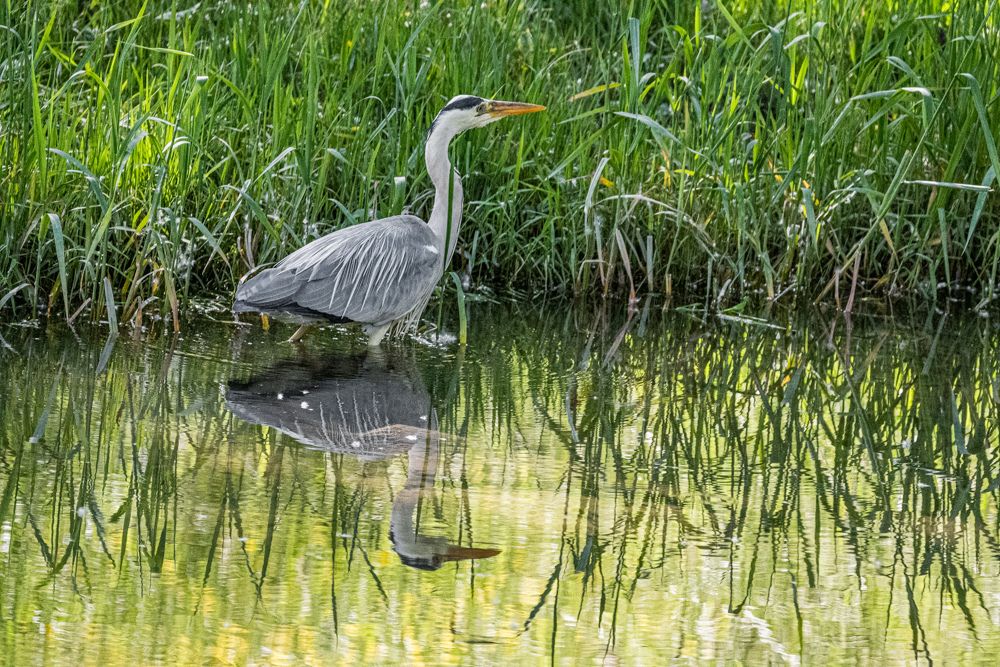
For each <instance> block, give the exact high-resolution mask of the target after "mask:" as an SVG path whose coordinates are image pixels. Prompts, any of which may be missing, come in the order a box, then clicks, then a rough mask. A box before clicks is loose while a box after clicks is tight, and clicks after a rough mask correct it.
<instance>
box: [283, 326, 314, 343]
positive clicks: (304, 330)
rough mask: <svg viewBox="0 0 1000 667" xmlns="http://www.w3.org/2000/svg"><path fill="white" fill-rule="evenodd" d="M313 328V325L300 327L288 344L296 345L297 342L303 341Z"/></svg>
mask: <svg viewBox="0 0 1000 667" xmlns="http://www.w3.org/2000/svg"><path fill="white" fill-rule="evenodd" d="M311 328H312V325H311V324H303V325H302V326H300V327H299V328H298V329H296V330H295V333H293V334H292V337H291V338H289V339H288V342H289V343H294V342H296V341H299V340H302V337H303V336H305V335H306V334H307V333H308V332H309V329H311Z"/></svg>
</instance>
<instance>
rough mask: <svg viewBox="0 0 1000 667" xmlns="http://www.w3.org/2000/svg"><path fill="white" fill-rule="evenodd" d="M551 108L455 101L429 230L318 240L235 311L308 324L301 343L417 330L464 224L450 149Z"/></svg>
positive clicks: (444, 117) (435, 145)
mask: <svg viewBox="0 0 1000 667" xmlns="http://www.w3.org/2000/svg"><path fill="white" fill-rule="evenodd" d="M543 109H545V107H543V106H540V105H537V104H525V103H521V102H500V101H495V100H486V99H483V98H481V97H476V96H474V95H459V96H457V97H453V98H452V99H451V100H449V102H448V103H447V104H446V105H445V106H444V108H442V109H441V111H440V112H439V113H438V115H437V117H436V118H435V119H434V122H432V123H431V126H430V129H429V130H428V132H427V141H426V148H425V156H424V159H425V162H426V164H427V173H428V174H429V175H430V179H431V183H432V184H433V185H434V205H433V207H432V208H431V215H430V219H429V220H428V221H427V223H424V222H423V221H422V220H421V219H420V218H417V217H415V216H412V215H395V216H392V217H389V218H382V219H380V220H373V221H371V222H366V223H362V224H358V225H354V226H351V227H345V228H342V229H339V230H337V231H335V232H333V233H331V234H327V235H326V236H323V237H322V238H319V239H316V240H315V241H313V242H311V243H309V244H307V245H305V246H303V247H302V248H299V249H298V250H296V251H295V252H293V253H292V254H290V255H288V256H287V257H285V258H284V259H283V260H281V261H280V262H279V263H278V264H276V265H275V266H274V267H273V268H270V269H265V270H264V271H261V272H260V273H258V274H257V275H255V276H254V277H252V278H250V279H249V280H246V281H245V282H243V283H242V284H241V285H240V286H239V287H238V288H237V290H236V299H235V301H234V303H233V312H234V313H241V312H260V313H263V314H265V315H271V316H273V317H275V318H277V319H285V320H292V321H297V322H299V323H302V322H305V324H303V326H302V327H300V328H299V330H298V331H296V332H295V334H293V335H292V338H291V340H293V341H294V340H298V339H299V338H301V336H302V334H303V333H305V331H306V329H307V327H308V325H309V323H312V322H316V321H322V320H327V321H330V322H335V323H350V322H357V323H360V324H361V325H362V329H363V331H364V332H365V333H366V334H368V344H369V345H370V346H374V345H378V344H379V342H381V340H382V337H383V336H385V334H386V333H387V332H389V331H390V329H392V331H393V333H397V332H403V331H406V330H412V329H413V328H415V327H416V324H417V322H418V321H419V318H420V314H421V313H422V312H423V310H424V308H425V307H426V306H427V302H428V301H429V300H430V297H431V293H432V292H433V291H434V287H435V285H437V283H438V280H440V278H441V276H442V275H443V274H444V270H445V267H447V266H448V264H449V263H450V261H451V256H452V253H453V252H454V251H455V244H456V243H457V241H458V230H459V227H460V225H461V222H462V182H461V179H460V178H459V174H458V172H457V171H455V170H453V169H452V166H451V162H450V161H449V159H448V145H449V144H450V143H451V140H452V139H453V138H455V136H457V135H458V134H459V133H460V132H463V131H465V130H468V129H472V128H477V127H484V126H486V125H488V124H490V123H492V122H494V121H496V120H499V119H500V118H503V117H505V116H514V115H520V114H526V113H532V112H535V111H542V110H543ZM449 176H450V177H451V178H449ZM449 203H450V205H449Z"/></svg>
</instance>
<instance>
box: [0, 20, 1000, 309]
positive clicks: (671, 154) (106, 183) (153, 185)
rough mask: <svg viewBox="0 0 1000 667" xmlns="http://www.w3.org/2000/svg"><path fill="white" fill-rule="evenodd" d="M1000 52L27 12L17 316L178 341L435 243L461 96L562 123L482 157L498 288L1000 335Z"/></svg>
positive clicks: (2, 240)
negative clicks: (888, 303) (135, 328)
mask: <svg viewBox="0 0 1000 667" xmlns="http://www.w3.org/2000/svg"><path fill="white" fill-rule="evenodd" d="M998 22H1000V13H998V10H997V3H996V1H995V0H993V1H991V2H981V1H969V2H961V3H948V2H944V1H943V0H918V1H917V2H909V3H901V2H899V3H897V2H880V3H874V2H863V1H852V0H820V1H817V2H801V1H799V0H790V1H789V2H783V3H775V2H769V1H768V2H755V1H749V0H748V1H746V2H731V1H730V2H702V3H691V2H679V1H675V0H649V1H646V2H639V1H635V2H624V1H621V0H566V1H558V0H521V1H506V0H485V1H482V0H475V1H472V2H470V1H465V0H454V1H442V2H420V1H418V0H387V1H385V2H354V1H351V2H322V1H320V0H304V1H302V2H293V3H278V2H273V1H263V2H256V3H251V4H250V5H246V4H240V3H228V2H214V1H211V0H202V1H201V2H197V1H196V0H147V2H144V3H140V2H92V3H91V2H87V3H76V2H64V1H62V0H32V1H30V2H28V3H26V6H25V5H24V4H22V3H15V2H11V1H10V0H6V2H4V3H3V4H0V26H3V27H2V29H0V77H2V79H3V81H4V85H3V86H2V87H0V221H2V227H0V299H4V298H5V295H6V297H8V298H6V301H5V302H3V301H0V304H2V305H0V309H2V310H0V316H2V317H3V318H5V319H7V318H11V317H27V316H30V315H31V313H32V312H37V310H36V311H32V308H35V309H46V308H47V309H49V311H51V312H53V313H56V312H61V316H65V317H66V318H72V317H73V316H74V313H76V312H77V311H79V310H80V309H81V308H83V311H81V312H90V313H91V315H92V316H93V317H102V316H104V313H105V309H106V307H107V306H108V305H112V304H113V306H114V309H113V310H112V312H113V313H116V314H117V318H118V319H132V318H136V317H139V318H141V316H142V313H143V311H146V312H147V313H152V314H164V315H166V314H173V315H174V319H175V320H176V314H177V312H178V310H179V309H181V308H183V307H184V305H185V303H186V301H187V300H188V299H190V298H193V297H196V296H204V295H214V296H216V297H217V298H218V300H219V303H224V302H226V301H227V300H228V298H229V296H230V295H231V293H232V290H233V288H234V287H235V285H236V283H237V281H238V280H239V278H240V276H241V275H243V274H244V273H245V272H247V271H248V270H249V269H250V268H251V267H253V266H257V265H260V264H265V263H269V262H274V261H277V260H278V259H280V258H281V257H282V256H284V255H285V254H287V253H288V252H290V251H291V250H293V249H294V248H296V247H298V246H299V245H301V244H303V243H306V242H308V241H310V240H312V239H314V238H317V237H318V236H320V235H322V234H324V233H327V232H329V231H332V230H333V229H336V228H337V227H339V226H342V225H346V224H355V223H357V222H361V221H364V220H368V219H372V218H375V217H381V216H386V215H391V214H396V213H400V212H403V211H404V210H408V211H410V212H412V213H415V214H417V215H422V216H426V215H427V214H428V213H429V209H430V199H431V195H432V193H431V190H430V183H429V180H428V178H427V175H426V173H425V170H424V166H423V154H422V147H423V139H424V136H425V133H426V130H427V127H428V125H429V123H430V121H431V119H432V118H433V116H434V114H435V113H436V112H437V110H438V109H439V108H440V106H441V105H442V104H443V102H444V101H445V100H447V99H448V98H449V97H451V96H453V95H455V94H458V93H474V94H478V95H482V96H488V97H496V98H500V99H512V100H519V101H527V102H534V103H539V104H544V105H546V106H547V107H548V111H547V112H546V113H545V114H537V115H534V116H529V117H525V118H523V119H517V120H516V121H511V122H508V123H505V124H498V125H495V126H492V127H490V128H489V129H486V130H481V131H477V132H474V133H473V132H470V133H468V135H466V136H463V137H462V138H461V139H460V140H458V142H457V143H456V144H455V145H453V147H452V159H453V160H454V162H455V164H456V166H457V168H458V169H459V171H460V172H461V173H462V174H463V175H464V176H465V191H466V210H465V219H464V223H463V232H462V241H461V246H460V253H458V254H457V256H456V259H455V264H454V266H453V267H452V268H453V269H454V270H455V271H457V272H459V273H463V274H466V275H467V276H468V278H469V280H470V282H471V284H472V285H473V286H477V285H485V286H490V287H492V288H493V289H499V288H516V289H518V290H520V291H521V292H522V293H538V292H541V291H546V292H548V291H551V290H556V289H562V290H566V291H569V292H574V293H579V294H585V295H598V294H607V295H615V296H627V295H628V294H629V293H630V290H632V289H634V290H635V292H636V293H638V294H640V295H641V294H643V293H650V292H655V293H658V294H661V295H664V297H665V296H667V295H669V294H675V293H677V294H680V293H683V294H684V298H685V299H690V300H697V301H700V302H702V303H704V304H705V305H706V306H711V307H717V308H720V309H725V308H732V307H737V306H738V304H739V303H741V302H742V301H743V300H744V299H746V298H748V297H752V296H753V295H755V294H757V295H763V296H766V297H768V298H792V296H793V295H796V294H797V295H799V296H802V297H808V298H810V299H823V300H830V301H832V300H834V299H838V300H839V301H840V302H841V305H846V303H847V300H848V298H849V296H848V295H849V294H850V295H853V294H854V293H855V291H857V292H858V293H862V292H863V293H865V294H871V295H873V296H876V297H879V298H891V297H892V296H893V295H896V294H901V293H911V294H913V293H921V294H924V295H926V296H929V297H932V298H937V297H938V294H939V293H940V292H941V291H942V290H950V291H952V292H954V291H957V290H959V289H961V290H963V291H965V290H967V291H971V292H972V293H973V294H974V298H973V299H972V301H971V302H972V303H973V304H978V305H979V306H981V307H982V306H985V305H986V304H988V303H989V301H991V300H992V298H993V295H994V291H995V288H996V286H997V278H998V276H997V269H998V262H1000V245H998V241H1000V239H998V221H1000V205H998V204H997V200H998V198H997V195H996V194H995V193H993V192H991V191H990V190H991V188H995V185H996V182H995V176H996V174H997V173H998V172H1000V159H998V155H997V147H996V137H997V136H998V134H1000V102H998V98H1000V93H998V86H1000V59H998V58H997V57H996V54H997V53H1000V33H998V29H1000V26H998ZM448 284H449V285H450V284H451V283H450V282H449V283H448ZM784 295H789V296H784Z"/></svg>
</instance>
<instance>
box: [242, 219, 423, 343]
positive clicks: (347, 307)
mask: <svg viewBox="0 0 1000 667" xmlns="http://www.w3.org/2000/svg"><path fill="white" fill-rule="evenodd" d="M441 262H442V260H441V255H440V252H439V251H438V248H437V238H436V236H435V235H434V232H433V231H431V228H430V227H428V226H427V225H426V224H425V223H424V222H423V221H422V220H420V218H416V217H414V216H409V215H399V216H393V217H391V218H383V219H382V220H375V221H372V222H368V223H363V224H360V225H354V226H353V227H346V228H344V229H340V230H338V231H336V232H333V233H332V234H327V235H326V236H324V237H322V238H319V239H316V240H315V241H313V242H312V243H309V244H307V245H305V246H303V247H302V248H300V249H298V250H296V251H295V252H293V253H292V254H291V255H289V256H288V257H286V258H285V259H283V260H281V262H279V263H278V264H277V265H276V266H275V267H274V268H271V269H267V270H265V271H262V272H261V273H259V274H257V275H256V276H254V277H253V278H251V279H250V280H248V281H247V282H246V283H244V284H243V285H242V286H241V287H240V288H239V289H237V291H236V303H235V304H234V305H233V308H234V310H264V311H267V310H282V309H289V310H299V311H301V310H309V311H315V312H318V313H323V314H325V315H327V316H332V317H334V318H337V319H342V320H350V321H354V322H364V323H371V324H385V323H388V322H390V321H392V320H394V319H397V318H399V317H402V316H403V315H406V314H407V313H408V312H409V311H410V310H412V309H413V308H414V307H415V306H417V305H419V303H420V302H421V300H422V299H423V298H424V297H425V296H426V295H427V293H428V292H429V291H430V290H431V289H432V288H433V287H434V284H435V283H436V282H437V279H438V278H439V277H440V275H441V270H442V269H441V266H442V264H441Z"/></svg>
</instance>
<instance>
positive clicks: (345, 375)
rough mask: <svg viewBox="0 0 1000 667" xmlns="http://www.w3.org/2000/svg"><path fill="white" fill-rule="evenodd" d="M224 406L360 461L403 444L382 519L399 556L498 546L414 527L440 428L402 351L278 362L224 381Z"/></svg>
mask: <svg viewBox="0 0 1000 667" xmlns="http://www.w3.org/2000/svg"><path fill="white" fill-rule="evenodd" d="M226 407H227V408H228V409H229V411H230V412H232V413H233V414H234V415H236V416H237V417H239V418H240V419H241V420H243V421H245V422H247V423H250V424H260V425H263V426H269V427H271V428H275V429H278V430H279V431H281V432H282V433H285V434H286V435H289V436H290V437H292V438H294V439H295V440H297V441H298V442H301V443H302V444H304V445H305V446H306V447H309V448H310V449H317V450H322V451H327V452H332V453H337V454H350V455H352V456H356V457H358V458H359V459H361V460H365V461H374V460H379V459H387V458H392V457H395V456H399V455H401V454H403V453H407V452H408V453H409V467H408V474H407V478H406V483H405V484H404V485H403V488H402V489H401V490H400V491H399V492H398V493H397V494H396V497H395V499H394V500H393V503H392V514H391V517H390V522H389V538H390V540H391V541H392V545H393V550H394V551H395V552H396V553H397V554H398V555H399V558H400V560H401V561H402V562H403V564H405V565H408V566H410V567H414V568H418V569H421V570H437V569H438V568H440V567H441V566H443V565H444V564H445V563H448V562H452V561H457V560H464V559H475V558H489V557H491V556H495V555H497V554H498V553H500V551H499V550H498V549H479V548H474V547H463V546H460V545H455V544H450V543H449V542H448V541H447V540H446V539H445V538H441V537H431V536H427V535H421V534H420V533H419V525H418V524H419V522H417V523H415V522H414V510H416V512H417V516H418V517H419V515H420V506H421V504H422V502H423V501H424V499H425V497H426V498H428V499H429V497H430V495H431V493H432V492H433V489H434V480H435V477H436V473H437V468H438V463H439V452H440V445H441V433H440V431H438V430H437V423H436V422H437V419H436V415H435V412H434V409H433V408H432V406H431V398H430V394H429V393H428V392H427V387H426V385H425V384H424V382H423V379H422V378H421V377H420V374H419V371H418V370H417V368H416V365H415V364H414V363H413V360H412V359H410V358H409V357H406V356H403V355H399V354H395V355H394V354H390V353H387V352H385V351H382V350H371V351H368V352H366V353H363V354H360V355H351V356H337V357H328V358H325V359H323V360H322V361H320V362H319V363H316V362H310V361H307V360H303V359H297V360H287V361H283V362H279V363H278V364H276V365H275V366H273V367H272V368H270V369H269V370H268V371H267V372H265V373H264V374H262V375H261V376H259V377H257V378H253V379H251V380H249V381H246V382H240V381H235V380H234V381H231V382H230V383H229V390H228V391H227V392H226Z"/></svg>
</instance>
